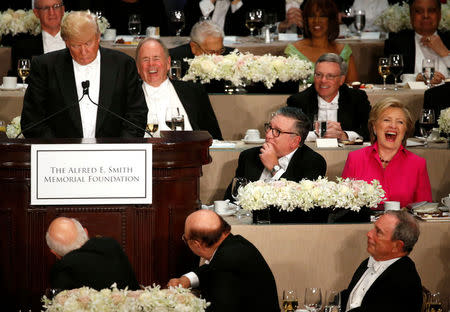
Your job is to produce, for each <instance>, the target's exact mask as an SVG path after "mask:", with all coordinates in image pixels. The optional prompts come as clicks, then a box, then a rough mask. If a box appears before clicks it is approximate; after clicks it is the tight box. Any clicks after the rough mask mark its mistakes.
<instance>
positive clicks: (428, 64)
mask: <svg viewBox="0 0 450 312" xmlns="http://www.w3.org/2000/svg"><path fill="white" fill-rule="evenodd" d="M434 68H435V61H434V59H423V60H422V76H423V78H424V79H425V81H426V83H427V88H428V89H429V88H431V80H433V77H434Z"/></svg>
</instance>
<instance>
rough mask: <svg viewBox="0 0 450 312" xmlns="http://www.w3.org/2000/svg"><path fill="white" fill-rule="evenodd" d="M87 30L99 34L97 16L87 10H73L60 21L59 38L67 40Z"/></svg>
mask: <svg viewBox="0 0 450 312" xmlns="http://www.w3.org/2000/svg"><path fill="white" fill-rule="evenodd" d="M87 31H92V32H93V33H95V34H98V35H100V29H99V28H98V24H97V17H96V16H95V15H93V14H91V12H90V11H89V10H88V11H73V12H70V13H69V14H67V15H66V16H65V17H64V18H63V20H62V22H61V38H63V40H69V39H71V38H78V37H80V36H81V35H83V34H85V33H86V32H87Z"/></svg>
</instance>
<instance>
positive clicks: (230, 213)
mask: <svg viewBox="0 0 450 312" xmlns="http://www.w3.org/2000/svg"><path fill="white" fill-rule="evenodd" d="M235 213H236V210H230V211H226V212H221V213H218V212H217V214H218V215H219V216H222V217H229V216H232V215H234V214H235Z"/></svg>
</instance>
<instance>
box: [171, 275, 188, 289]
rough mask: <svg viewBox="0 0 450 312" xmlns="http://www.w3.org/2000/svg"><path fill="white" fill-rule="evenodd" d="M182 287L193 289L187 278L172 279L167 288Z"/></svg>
mask: <svg viewBox="0 0 450 312" xmlns="http://www.w3.org/2000/svg"><path fill="white" fill-rule="evenodd" d="M179 285H181V287H183V288H189V287H191V281H190V280H189V279H188V278H187V277H186V276H181V277H180V278H172V279H170V281H169V282H168V283H167V287H176V286H179Z"/></svg>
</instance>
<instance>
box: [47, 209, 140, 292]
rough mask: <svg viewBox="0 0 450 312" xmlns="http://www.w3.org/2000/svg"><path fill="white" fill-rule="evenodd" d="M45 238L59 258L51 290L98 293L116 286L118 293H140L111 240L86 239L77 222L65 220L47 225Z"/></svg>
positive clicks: (82, 229)
mask: <svg viewBox="0 0 450 312" xmlns="http://www.w3.org/2000/svg"><path fill="white" fill-rule="evenodd" d="M45 238H46V240H47V245H48V247H49V248H50V251H51V252H52V253H53V254H55V256H56V258H58V260H57V261H56V262H55V264H54V265H53V267H52V269H51V272H50V285H51V287H52V288H57V289H62V290H65V289H74V288H79V287H83V286H87V287H91V288H94V289H97V290H100V289H103V288H109V287H111V285H112V284H113V283H117V287H118V288H120V289H124V288H125V287H128V289H133V290H134V289H139V284H138V282H137V280H136V276H135V275H134V272H133V268H132V267H131V264H130V262H129V261H128V257H127V255H126V254H125V253H124V252H123V250H122V248H121V247H120V245H119V244H118V243H117V242H116V241H115V240H114V239H112V238H108V237H95V238H89V237H88V233H87V230H86V229H85V228H83V227H82V225H81V224H80V222H78V221H77V220H75V219H69V218H65V217H59V218H56V219H55V220H53V221H52V223H50V226H49V227H48V231H47V235H46V237H45Z"/></svg>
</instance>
